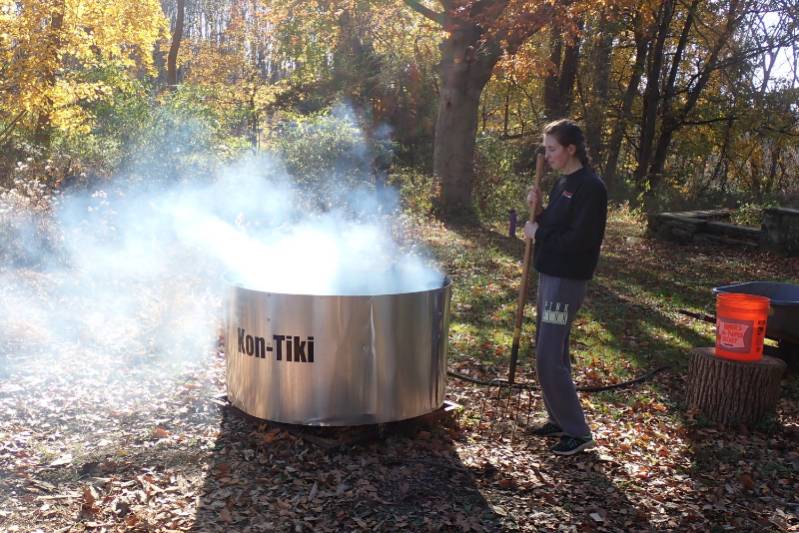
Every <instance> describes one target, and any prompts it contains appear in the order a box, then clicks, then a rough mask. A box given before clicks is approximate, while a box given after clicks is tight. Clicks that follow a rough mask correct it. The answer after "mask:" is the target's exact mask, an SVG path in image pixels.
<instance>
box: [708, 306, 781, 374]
mask: <svg viewBox="0 0 799 533" xmlns="http://www.w3.org/2000/svg"><path fill="white" fill-rule="evenodd" d="M768 311H769V299H768V298H766V297H765V296H755V295H753V294H741V293H735V292H720V293H718V294H717V295H716V355H717V356H719V357H723V358H725V359H735V360H737V361H758V360H760V359H762V358H763V338H764V337H765V335H766V319H767V318H768Z"/></svg>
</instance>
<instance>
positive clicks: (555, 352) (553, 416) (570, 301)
mask: <svg viewBox="0 0 799 533" xmlns="http://www.w3.org/2000/svg"><path fill="white" fill-rule="evenodd" d="M587 285H588V282H587V281H582V280H574V279H566V278H558V277H554V276H548V275H546V274H539V276H538V298H537V302H536V343H535V346H536V372H537V373H538V382H539V383H540V385H541V391H542V392H543V396H544V405H545V406H546V409H547V414H548V415H549V421H550V422H554V423H555V424H557V425H558V426H560V428H561V429H562V430H563V432H564V433H566V434H567V435H571V436H573V437H587V436H590V435H591V429H590V428H589V427H588V424H586V422H585V415H584V414H583V409H582V407H580V400H579V399H578V398H577V390H576V389H575V386H574V381H572V376H571V361H570V359H569V333H570V331H571V325H572V321H573V320H574V317H575V315H576V314H577V311H578V310H579V309H580V306H581V305H582V303H583V299H584V298H585V291H586V287H587Z"/></svg>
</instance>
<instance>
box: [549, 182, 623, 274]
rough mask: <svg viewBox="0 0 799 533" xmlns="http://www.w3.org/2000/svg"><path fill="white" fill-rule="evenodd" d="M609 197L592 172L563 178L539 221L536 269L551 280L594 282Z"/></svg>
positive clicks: (601, 183)
mask: <svg viewBox="0 0 799 533" xmlns="http://www.w3.org/2000/svg"><path fill="white" fill-rule="evenodd" d="M607 216H608V193H607V190H606V189H605V184H604V183H603V182H602V180H601V179H599V178H598V177H597V175H596V174H594V173H593V172H592V171H591V170H590V169H588V168H586V167H583V168H581V169H580V170H578V171H576V172H573V173H572V174H568V175H566V176H562V177H561V178H560V179H559V180H558V181H557V183H555V186H554V187H553V188H552V191H551V192H550V193H549V204H548V205H547V207H546V209H544V211H543V212H542V213H541V214H540V215H539V216H538V217H537V218H536V221H537V222H538V231H536V233H535V257H534V262H533V264H534V266H535V269H536V270H537V271H539V272H542V273H544V274H548V275H550V276H557V277H560V278H570V279H585V280H588V279H591V278H592V277H593V275H594V270H595V269H596V264H597V261H599V248H600V246H602V239H603V238H604V236H605V223H606V221H607Z"/></svg>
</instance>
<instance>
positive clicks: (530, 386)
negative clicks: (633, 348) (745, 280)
mask: <svg viewBox="0 0 799 533" xmlns="http://www.w3.org/2000/svg"><path fill="white" fill-rule="evenodd" d="M669 368H671V366H668V365H666V366H660V367H658V368H656V369H654V370H650V371H649V372H647V373H646V374H643V375H642V376H639V377H637V378H635V379H631V380H630V381H622V382H621V383H613V384H610V385H600V386H596V387H577V390H578V391H579V392H602V391H608V390H614V389H623V388H626V387H631V386H633V385H636V384H638V383H641V382H644V381H646V380H648V379H650V378H651V377H652V376H654V375H655V374H657V373H658V372H662V371H664V370H668V369H669ZM447 375H449V376H452V377H453V378H457V379H460V380H463V381H468V382H469V383H474V384H476V385H482V386H485V387H507V388H511V389H526V390H539V389H540V387H539V386H538V385H536V384H534V383H513V384H510V383H508V382H507V381H506V380H504V379H492V380H491V381H485V380H482V379H477V378H473V377H471V376H467V375H466V374H461V373H459V372H454V371H452V370H449V371H447Z"/></svg>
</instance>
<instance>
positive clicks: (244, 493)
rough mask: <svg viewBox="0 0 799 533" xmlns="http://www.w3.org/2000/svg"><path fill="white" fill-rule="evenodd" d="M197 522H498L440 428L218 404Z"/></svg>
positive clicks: (459, 527) (248, 527) (276, 526)
mask: <svg viewBox="0 0 799 533" xmlns="http://www.w3.org/2000/svg"><path fill="white" fill-rule="evenodd" d="M208 468H209V470H208V475H207V477H206V482H205V486H204V487H203V490H202V491H201V497H200V502H199V506H198V510H197V522H196V526H195V528H194V529H195V530H196V531H233V530H235V531H272V530H277V531H345V530H346V531H359V530H364V529H369V530H375V531H396V530H407V531H468V530H470V529H471V530H475V531H481V530H482V531H499V530H500V529H501V526H500V521H499V519H500V518H501V516H500V515H498V514H497V513H496V512H495V511H494V510H493V509H492V507H491V506H490V505H489V504H488V502H486V500H485V499H484V498H483V496H482V495H481V494H480V492H479V490H478V488H477V485H476V481H475V475H474V474H473V473H472V472H471V471H470V470H469V469H467V468H466V467H465V466H464V465H463V464H462V463H461V461H460V459H459V457H458V454H457V452H456V451H455V446H454V442H453V440H452V438H451V437H450V436H449V433H448V430H447V428H445V427H443V426H440V425H437V424H433V425H432V426H431V425H430V423H429V422H424V421H409V422H404V423H396V424H389V425H386V426H382V427H378V426H371V427H367V428H351V429H349V430H334V429H331V430H329V431H320V430H313V429H303V428H300V427H296V426H295V427H289V426H278V425H273V424H266V423H263V422H258V421H255V420H253V419H251V418H249V417H246V416H245V415H243V414H242V413H241V412H240V411H238V410H236V409H235V408H232V407H227V408H225V409H224V415H223V418H222V422H221V432H220V434H219V438H218V439H217V441H216V445H215V450H214V453H213V455H212V458H211V462H210V464H209V465H208Z"/></svg>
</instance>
